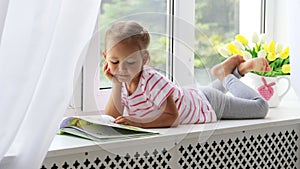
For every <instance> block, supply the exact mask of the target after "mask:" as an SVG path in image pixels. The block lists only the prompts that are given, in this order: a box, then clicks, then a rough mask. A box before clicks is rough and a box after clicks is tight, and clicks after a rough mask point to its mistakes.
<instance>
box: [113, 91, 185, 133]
mask: <svg viewBox="0 0 300 169" xmlns="http://www.w3.org/2000/svg"><path fill="white" fill-rule="evenodd" d="M162 110H164V111H163V113H162V114H161V115H160V116H159V117H157V118H153V119H149V118H147V119H146V118H143V119H136V118H132V117H124V116H119V117H117V118H116V120H115V123H118V124H127V125H132V126H137V127H142V128H157V127H173V126H174V127H175V126H178V124H179V120H178V110H177V107H176V104H175V102H174V99H173V97H172V95H170V96H168V98H167V99H166V101H165V102H164V104H163V105H162Z"/></svg>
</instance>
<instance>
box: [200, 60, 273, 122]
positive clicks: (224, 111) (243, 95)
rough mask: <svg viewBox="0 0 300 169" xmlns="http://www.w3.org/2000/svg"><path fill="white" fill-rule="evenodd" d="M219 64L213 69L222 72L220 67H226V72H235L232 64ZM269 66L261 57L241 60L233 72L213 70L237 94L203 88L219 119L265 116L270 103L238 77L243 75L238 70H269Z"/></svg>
mask: <svg viewBox="0 0 300 169" xmlns="http://www.w3.org/2000/svg"><path fill="white" fill-rule="evenodd" d="M226 61H227V60H226ZM226 61H225V62H226ZM261 62H262V63H261ZM231 63H232V65H234V64H236V62H231ZM253 65H254V66H253ZM217 66H218V67H214V68H213V69H212V71H219V72H221V70H219V69H223V68H224V72H227V73H228V72H233V69H232V66H229V67H225V66H223V67H221V66H219V65H217ZM268 68H269V65H268V64H267V62H265V60H264V59H261V58H259V59H252V60H250V61H247V62H241V63H240V64H239V65H238V68H237V69H235V71H234V72H233V73H232V74H227V73H224V74H218V73H216V72H212V73H213V74H214V75H215V76H216V77H217V78H218V79H219V80H220V82H221V81H223V86H224V89H225V90H228V91H229V92H231V93H232V95H233V96H235V97H232V96H229V95H226V94H224V93H223V92H222V91H219V90H217V89H214V88H211V87H204V88H202V91H203V92H204V94H205V95H206V97H207V99H208V100H209V102H210V103H211V105H212V107H213V109H214V110H215V112H216V114H217V117H218V118H219V119H221V118H222V119H244V118H264V117H265V116H266V114H267V112H268V108H269V106H268V103H267V102H266V101H265V100H264V99H263V98H262V97H261V96H260V95H259V94H258V93H257V92H256V91H255V90H253V89H252V88H250V87H248V86H247V85H245V84H244V83H243V82H241V81H240V80H239V79H238V78H239V77H241V75H240V74H239V73H238V72H240V71H241V72H243V73H247V72H249V71H252V70H255V71H268ZM230 69H231V70H230ZM242 75H244V74H242Z"/></svg>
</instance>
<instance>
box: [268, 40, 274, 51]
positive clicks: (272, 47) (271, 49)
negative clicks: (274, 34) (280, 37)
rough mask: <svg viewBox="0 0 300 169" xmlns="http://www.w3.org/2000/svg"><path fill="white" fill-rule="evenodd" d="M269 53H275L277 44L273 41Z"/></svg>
mask: <svg viewBox="0 0 300 169" xmlns="http://www.w3.org/2000/svg"><path fill="white" fill-rule="evenodd" d="M268 52H271V53H275V42H274V41H273V40H272V41H271V42H270V43H269V46H268Z"/></svg>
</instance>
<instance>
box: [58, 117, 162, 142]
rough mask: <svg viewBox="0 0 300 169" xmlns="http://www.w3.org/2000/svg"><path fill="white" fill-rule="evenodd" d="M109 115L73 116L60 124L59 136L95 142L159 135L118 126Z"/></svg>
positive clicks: (137, 128) (126, 126)
mask: <svg viewBox="0 0 300 169" xmlns="http://www.w3.org/2000/svg"><path fill="white" fill-rule="evenodd" d="M113 121H114V118H113V117H111V116H109V115H90V116H71V117H66V118H64V119H63V121H62V122H61V124H60V130H59V134H69V135H73V136H77V137H82V138H86V139H90V140H95V141H108V140H114V139H127V138H136V137H145V136H150V135H157V134H159V133H158V132H155V131H152V130H148V129H143V128H139V127H134V126H128V125H123V124H116V123H114V122H113Z"/></svg>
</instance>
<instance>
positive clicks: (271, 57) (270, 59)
mask: <svg viewBox="0 0 300 169" xmlns="http://www.w3.org/2000/svg"><path fill="white" fill-rule="evenodd" d="M267 59H268V60H269V61H274V60H275V59H276V54H275V53H272V52H269V53H268V56H267Z"/></svg>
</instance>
